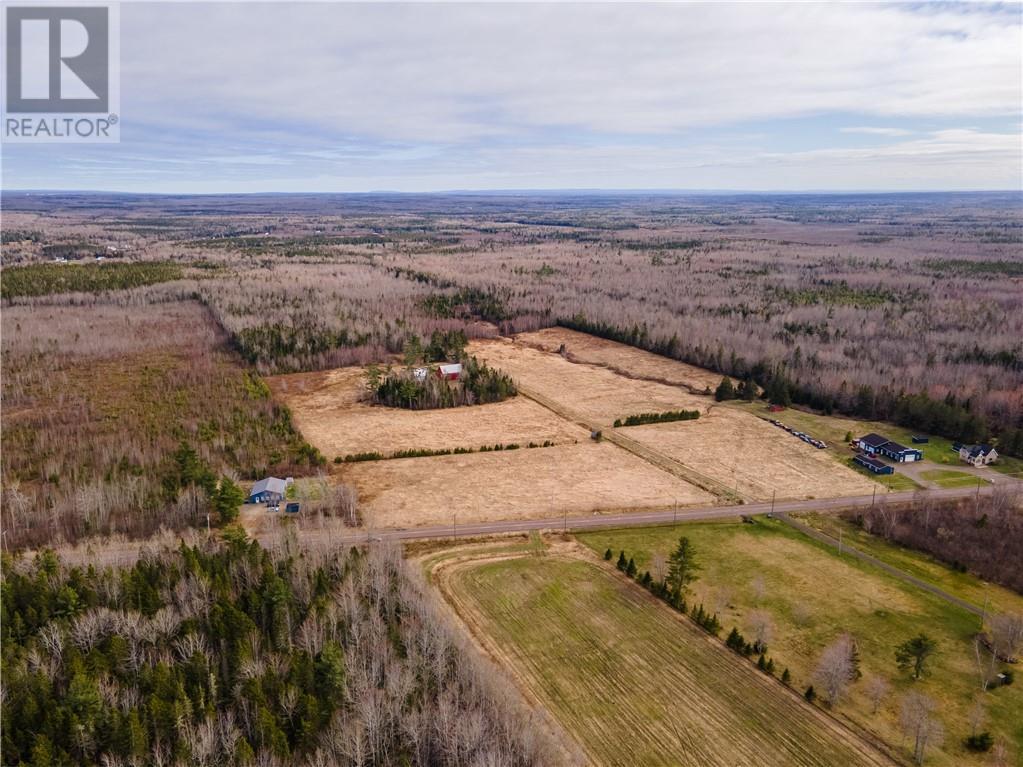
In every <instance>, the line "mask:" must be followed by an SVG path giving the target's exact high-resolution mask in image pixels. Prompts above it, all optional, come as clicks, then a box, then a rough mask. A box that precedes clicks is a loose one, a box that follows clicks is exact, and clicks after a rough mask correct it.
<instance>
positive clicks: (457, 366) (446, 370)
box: [440, 362, 462, 376]
mask: <svg viewBox="0 0 1023 767" xmlns="http://www.w3.org/2000/svg"><path fill="white" fill-rule="evenodd" d="M440 372H441V373H443V374H444V375H446V376H447V375H451V374H452V373H461V372H462V363H461V362H452V363H451V364H450V365H441V366H440Z"/></svg>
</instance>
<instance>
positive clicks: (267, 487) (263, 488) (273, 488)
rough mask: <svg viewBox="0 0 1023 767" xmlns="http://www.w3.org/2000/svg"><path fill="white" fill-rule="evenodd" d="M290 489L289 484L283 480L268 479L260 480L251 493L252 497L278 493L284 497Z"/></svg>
mask: <svg viewBox="0 0 1023 767" xmlns="http://www.w3.org/2000/svg"><path fill="white" fill-rule="evenodd" d="M287 489H288V483H287V482H285V481H284V480H283V479H277V477H267V478H265V479H261V480H259V482H257V483H256V484H254V485H253V486H252V491H251V492H250V493H249V495H250V496H252V495H259V494H260V493H266V492H270V493H277V494H278V495H284V491H285V490H287Z"/></svg>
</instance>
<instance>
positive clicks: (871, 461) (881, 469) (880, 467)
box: [853, 455, 895, 474]
mask: <svg viewBox="0 0 1023 767" xmlns="http://www.w3.org/2000/svg"><path fill="white" fill-rule="evenodd" d="M853 462H854V463H858V464H859V465H860V466H862V467H863V468H865V469H867V470H868V471H872V472H874V473H875V474H894V473H895V468H894V467H893V466H889V465H888V464H887V463H881V462H880V461H879V460H877V459H876V458H871V457H870V456H869V455H858V456H856V457H855V458H853Z"/></svg>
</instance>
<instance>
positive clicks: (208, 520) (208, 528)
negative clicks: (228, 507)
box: [206, 513, 210, 537]
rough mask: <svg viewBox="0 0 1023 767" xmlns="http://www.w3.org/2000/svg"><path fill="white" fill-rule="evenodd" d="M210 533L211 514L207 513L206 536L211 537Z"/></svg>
mask: <svg viewBox="0 0 1023 767" xmlns="http://www.w3.org/2000/svg"><path fill="white" fill-rule="evenodd" d="M209 535H210V515H209V514H208V513H207V514H206V536H207V537H209Z"/></svg>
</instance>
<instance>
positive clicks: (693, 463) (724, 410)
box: [472, 330, 875, 500]
mask: <svg viewBox="0 0 1023 767" xmlns="http://www.w3.org/2000/svg"><path fill="white" fill-rule="evenodd" d="M536 339H541V341H539V342H537V343H538V344H539V345H542V346H543V347H544V348H553V349H554V350H555V351H556V350H557V348H558V346H560V344H561V343H565V344H566V347H567V350H568V352H569V355H570V356H572V357H573V358H576V359H578V360H582V359H584V358H586V359H592V360H600V362H599V363H598V364H589V363H585V364H584V363H583V362H581V361H578V362H570V361H569V360H568V359H565V358H564V357H562V356H561V355H559V354H556V353H548V352H544V351H540V350H539V349H537V348H534V346H533V345H531V344H532V342H534V341H536ZM527 344H530V345H527ZM472 349H473V351H474V352H475V353H477V354H478V355H479V356H480V357H483V358H485V359H486V360H487V361H488V362H489V363H490V364H492V365H495V366H497V367H500V368H501V369H503V370H504V371H505V372H507V373H509V374H510V375H512V377H514V378H515V380H516V381H517V382H518V383H519V384H520V385H521V386H522V387H524V389H525V390H526V391H529V392H535V393H536V394H537V395H540V396H541V397H543V398H545V399H549V400H551V401H552V402H553V403H556V404H557V405H558V406H559V408H564V409H563V410H559V412H561V413H562V415H566V416H569V415H571V416H577V417H579V418H581V419H585V420H586V422H588V423H592V424H594V425H596V426H602V427H607V426H610V425H611V424H612V423H613V422H614V420H615V418H619V417H623V416H627V415H631V414H634V413H644V412H658V411H665V410H677V409H680V408H686V409H691V410H692V409H695V410H699V411H700V412H701V416H700V418H699V419H698V420H696V421H684V422H675V423H667V424H656V425H650V426H640V427H630V428H625V429H621V430H620V431H621V433H622V434H623V435H625V436H627V437H631V438H632V439H635V440H636V441H638V442H640V443H642V444H643V445H645V446H647V447H649V448H652V449H653V450H656V451H657V452H659V453H661V454H663V455H666V456H668V457H670V458H673V459H675V460H676V461H679V462H680V463H683V464H685V465H686V466H688V467H690V468H692V469H694V470H695V471H697V472H699V473H700V474H702V475H704V476H706V477H708V478H710V479H711V480H715V481H716V482H719V483H721V484H723V485H725V486H727V487H728V488H729V489H734V490H735V491H736V492H737V494H739V495H741V496H744V497H747V498H751V499H754V500H769V499H770V498H771V495H772V493H776V494H777V497H778V498H824V497H833V496H841V495H856V494H865V493H870V492H871V491H872V490H873V489H874V487H875V484H874V483H873V482H872V481H871V480H870V479H869V478H867V477H864V476H861V475H860V474H858V473H856V472H855V471H853V470H851V469H850V468H848V467H847V466H844V465H842V464H841V463H840V462H839V461H837V460H836V459H835V457H834V456H833V455H829V454H828V452H827V451H823V450H817V449H816V448H814V447H812V446H810V445H808V444H806V443H805V442H801V441H800V440H798V439H796V438H795V437H793V436H792V435H791V434H788V433H786V432H784V431H782V430H781V429H778V428H777V427H775V426H772V425H771V424H769V423H768V422H766V421H764V420H762V419H760V418H757V417H755V416H752V415H750V414H748V413H744V412H741V411H738V410H736V409H734V408H729V407H723V406H720V405H718V404H717V403H715V402H714V400H713V398H711V397H707V396H703V395H695V394H690V393H689V392H688V391H684V390H683V389H682V388H680V387H682V386H694V385H696V386H699V385H701V384H702V383H703V382H704V381H708V380H709V379H713V378H715V377H716V376H713V375H712V374H711V373H709V372H707V371H700V370H699V369H697V368H693V367H692V366H690V365H684V364H682V363H679V362H674V361H672V360H668V359H664V358H661V357H658V356H657V355H655V354H651V353H649V352H643V351H638V350H636V349H631V348H629V347H626V346H622V345H621V344H617V343H614V342H613V341H605V340H603V339H599V338H595V337H591V336H587V335H585V334H582V333H574V332H572V331H563V330H553V331H541V332H538V333H527V334H523V335H522V336H516V338H515V341H504V340H485V341H476V342H473V344H472ZM598 365H599V366H598ZM612 368H614V369H618V370H626V371H628V372H629V373H631V374H634V375H642V376H650V377H656V378H658V379H659V380H657V381H654V380H645V379H636V378H627V377H625V376H624V375H620V374H618V373H615V372H613V371H612ZM662 380H663V381H669V380H670V381H673V382H676V383H675V384H674V385H669V384H667V383H661V382H660V381H662ZM718 380H720V379H718Z"/></svg>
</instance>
